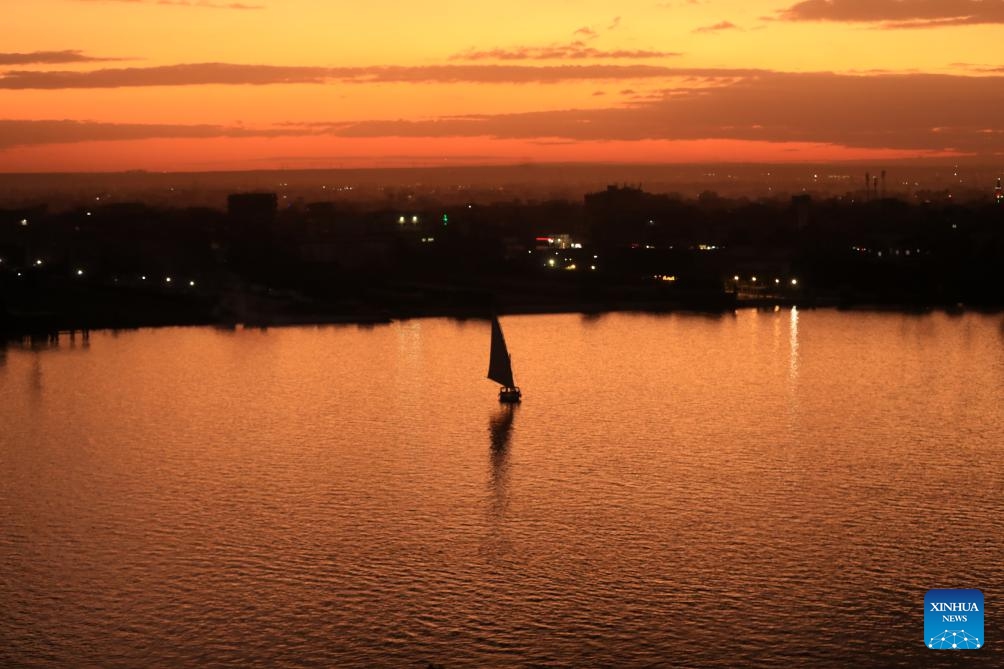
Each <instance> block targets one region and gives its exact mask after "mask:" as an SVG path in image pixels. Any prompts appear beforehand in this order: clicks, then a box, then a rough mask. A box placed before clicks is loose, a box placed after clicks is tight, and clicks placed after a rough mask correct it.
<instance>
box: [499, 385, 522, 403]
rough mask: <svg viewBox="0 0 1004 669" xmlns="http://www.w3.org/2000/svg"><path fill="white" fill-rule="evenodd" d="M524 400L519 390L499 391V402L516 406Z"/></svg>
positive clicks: (505, 389) (504, 389)
mask: <svg viewBox="0 0 1004 669" xmlns="http://www.w3.org/2000/svg"><path fill="white" fill-rule="evenodd" d="M522 399H523V393H521V392H520V390H519V388H503V389H502V390H500V391H499V402H503V403H506V404H515V403H516V402H520V401H522Z"/></svg>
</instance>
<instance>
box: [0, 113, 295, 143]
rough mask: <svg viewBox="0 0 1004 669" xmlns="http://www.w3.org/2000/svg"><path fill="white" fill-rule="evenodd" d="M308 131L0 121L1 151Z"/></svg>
mask: <svg viewBox="0 0 1004 669" xmlns="http://www.w3.org/2000/svg"><path fill="white" fill-rule="evenodd" d="M305 134H309V131H308V130H306V129H304V128H297V129H286V128H283V129H248V128H243V127H238V126H221V125H168V124H142V123H98V122H94V121H70V120H61V121H21V120H16V121H15V120H0V150H2V149H9V148H11V147H15V146H37V145H41V144H75V143H79V142H102V141H127V140H137V139H164V138H172V139H174V138H195V139H205V138H211V137H279V136H283V135H305Z"/></svg>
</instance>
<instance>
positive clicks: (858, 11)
mask: <svg viewBox="0 0 1004 669" xmlns="http://www.w3.org/2000/svg"><path fill="white" fill-rule="evenodd" d="M775 18H777V19H780V20H782V21H841V22H850V23H877V24H879V25H880V26H881V27H884V28H891V29H897V28H936V27H941V26H958V25H977V24H987V23H1004V0H803V1H802V2H798V3H796V4H794V5H792V6H791V7H788V8H787V9H781V10H778V12H777V16H776V17H775Z"/></svg>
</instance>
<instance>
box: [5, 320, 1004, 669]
mask: <svg viewBox="0 0 1004 669" xmlns="http://www.w3.org/2000/svg"><path fill="white" fill-rule="evenodd" d="M503 326H504V328H505V330H506V336H507V338H508V340H509V344H510V348H511V349H512V352H513V357H514V361H515V367H516V378H517V381H518V382H519V383H520V385H521V386H522V387H523V391H524V402H523V404H522V405H521V406H518V407H516V408H515V409H514V410H511V411H510V410H507V409H506V408H505V407H501V406H500V405H499V403H498V401H497V399H496V386H495V385H494V384H492V383H491V382H490V381H487V380H485V379H484V371H485V369H486V366H487V349H488V340H489V325H488V323H487V322H485V321H478V320H470V321H462V322H457V321H450V320H414V321H405V322H397V323H394V324H391V325H387V326H376V327H358V326H344V327H341V326H339V327H323V328H290V329H273V330H268V331H258V330H237V331H220V330H213V329H200V328H192V329H165V330H143V331H136V332H124V333H119V334H114V333H94V334H92V336H91V338H90V340H89V341H88V342H84V341H81V340H80V339H79V338H78V339H77V340H76V341H75V342H70V341H68V339H67V338H65V337H64V338H63V340H62V341H61V342H60V344H59V346H58V347H46V348H34V349H33V348H28V347H8V348H7V349H5V350H4V349H0V398H2V403H0V666H5V667H6V666H29V667H32V666H60V667H69V666H101V667H105V666H107V667H179V666H206V667H212V666H248V667H253V666H278V667H284V666H333V667H355V666H358V667H423V668H424V667H425V666H426V665H427V664H428V663H430V662H433V663H437V664H442V665H443V666H445V667H447V668H450V667H488V666H528V665H529V666H575V667H592V666H720V667H735V666H744V665H755V666H778V667H782V666H783V667H788V666H896V665H898V666H918V665H925V666H926V665H931V664H932V663H934V664H936V663H946V664H959V663H961V664H965V665H972V666H976V665H981V666H990V665H993V664H996V665H997V666H1004V651H1002V650H1001V648H1002V647H1004V623H1002V621H1004V606H1002V604H1001V602H1002V601H1004V464H1002V456H1004V421H1002V412H1004V409H1002V407H1004V323H1002V319H1001V317H1000V316H999V315H997V316H990V315H987V316H984V315H974V314H967V315H965V316H959V317H949V316H945V315H941V314H934V315H925V316H914V315H901V314H867V313H839V312H833V311H808V312H806V311H803V312H798V311H794V310H783V311H779V312H756V311H740V312H738V313H737V314H736V315H735V316H732V315H729V316H726V317H720V318H718V317H704V316H693V315H668V316H651V315H633V314H615V315H607V316H602V317H583V316H578V315H560V316H514V317H508V318H504V319H503ZM935 587H973V588H980V589H982V590H983V592H984V595H985V597H986V602H987V613H986V616H987V631H986V637H987V645H986V647H985V648H983V649H981V650H980V651H972V652H968V653H963V652H956V653H951V652H940V653H936V652H934V651H929V650H927V649H925V648H924V647H923V645H922V644H923V599H924V594H925V592H926V591H927V590H928V589H930V588H935Z"/></svg>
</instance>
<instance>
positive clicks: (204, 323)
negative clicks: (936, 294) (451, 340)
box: [0, 299, 1004, 344]
mask: <svg viewBox="0 0 1004 669" xmlns="http://www.w3.org/2000/svg"><path fill="white" fill-rule="evenodd" d="M788 308H796V309H801V310H821V309H829V310H833V311H838V312H840V311H847V312H857V313H860V312H873V313H899V314H904V315H916V316H921V315H927V314H931V313H936V312H941V313H944V314H947V315H950V316H962V315H965V314H973V313H975V314H984V315H996V314H1001V313H1004V306H970V305H944V304H902V303H899V304H897V303H888V304H886V303H865V302H861V303H840V302H839V301H833V300H827V301H822V300H816V301H799V300H770V299H758V300H742V301H737V302H735V303H734V304H732V305H730V306H728V307H714V306H711V305H681V304H667V303H659V302H647V301H642V302H637V303H629V304H602V305H600V304H566V305H554V304H537V305H534V304H514V305H504V306H502V305H500V306H499V307H498V308H495V309H487V308H480V309H479V308H474V309H472V308H469V307H467V308H457V307H453V308H450V307H442V308H435V307H431V308H424V309H378V310H374V311H372V312H367V313H342V314H336V313H330V314H303V315H289V314H286V315H282V314H271V315H268V316H263V317H261V318H244V319H234V318H223V319H221V318H211V317H196V316H194V315H189V317H178V318H159V319H132V318H125V319H122V320H121V321H114V322H113V321H110V320H104V321H97V322H95V321H91V322H82V321H75V320H68V321H66V322H62V321H59V322H51V323H45V322H44V321H46V320H48V319H47V318H46V317H45V316H47V315H24V316H22V317H20V318H19V317H17V316H15V317H13V318H11V319H10V321H11V322H9V323H8V324H7V325H6V327H4V329H3V330H0V343H4V344H6V343H12V342H22V343H37V342H44V341H47V340H48V341H58V339H59V338H60V337H62V336H69V337H70V338H71V339H72V338H74V337H76V336H77V335H78V334H79V335H81V336H82V338H84V339H87V337H88V336H89V335H90V333H92V332H109V331H114V332H117V331H123V330H143V329H156V328H172V327H212V328H217V329H227V330H236V329H268V328H284V327H309V326H317V327H323V326H328V325H360V326H376V325H389V324H391V323H393V322H395V321H411V320H419V319H425V318H448V319H453V320H488V319H490V318H491V317H492V316H493V315H498V316H531V315H559V314H578V315H581V316H587V317H589V316H592V317H601V316H605V315H607V314H615V313H639V314H649V315H670V314H685V315H700V316H711V317H721V316H725V315H727V314H730V313H731V314H734V313H735V312H737V311H739V310H749V309H756V310H760V311H768V310H773V311H777V310H779V309H788ZM33 320H36V321H40V322H35V323H32V322H31V321H33ZM18 321H21V322H20V323H19V322H18Z"/></svg>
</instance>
